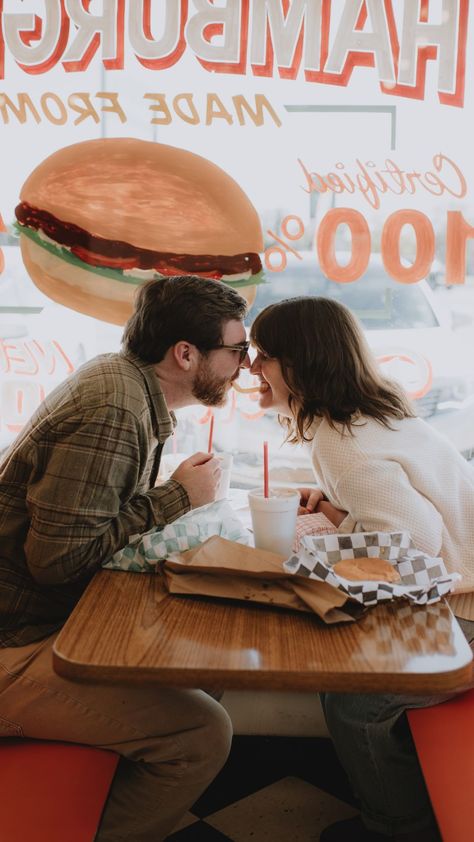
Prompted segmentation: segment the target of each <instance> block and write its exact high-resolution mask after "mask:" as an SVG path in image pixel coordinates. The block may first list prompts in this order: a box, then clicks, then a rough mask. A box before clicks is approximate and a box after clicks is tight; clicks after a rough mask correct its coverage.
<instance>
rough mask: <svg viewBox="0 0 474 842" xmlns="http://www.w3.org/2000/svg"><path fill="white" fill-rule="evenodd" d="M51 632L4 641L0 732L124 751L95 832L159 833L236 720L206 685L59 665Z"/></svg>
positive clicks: (108, 841)
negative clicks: (97, 675) (163, 683)
mask: <svg viewBox="0 0 474 842" xmlns="http://www.w3.org/2000/svg"><path fill="white" fill-rule="evenodd" d="M53 641H54V636H53V637H48V638H46V639H45V640H42V641H39V642H36V643H32V644H29V645H28V646H22V647H18V648H4V649H1V648H0V737H2V736H3V737H11V736H25V737H33V738H37V739H45V740H65V741H69V742H74V743H82V744H84V745H91V746H97V747H99V748H104V749H110V750H111V751H115V752H117V753H118V754H120V755H121V760H120V763H119V766H118V769H117V773H116V775H115V778H114V782H113V785H112V789H111V791H110V795H109V798H108V801H107V804H106V806H105V810H104V814H103V817H102V822H101V825H100V828H99V831H98V834H97V842H120V840H124V842H125V840H126V842H159V840H162V839H164V838H165V837H166V836H167V835H168V834H169V833H171V831H172V830H173V828H174V826H175V825H176V823H177V822H178V821H179V819H180V817H181V816H182V815H183V814H184V813H185V812H186V810H187V809H189V807H190V806H191V805H192V804H193V803H194V801H196V799H197V798H198V797H199V796H200V794H201V793H202V792H203V791H204V790H205V789H206V787H207V786H208V784H209V783H210V782H211V781H212V780H213V778H214V777H215V776H216V774H217V773H218V772H219V770H220V769H221V768H222V766H223V764H224V763H225V761H226V758H227V755H228V753H229V749H230V743H231V738H232V726H231V722H230V719H229V717H228V715H227V713H226V711H225V710H224V708H223V707H222V706H221V705H220V704H219V703H218V702H217V701H215V699H213V698H212V697H211V696H209V695H208V694H207V693H204V692H203V691H201V690H173V689H168V688H161V687H155V686H153V685H150V684H148V685H144V686H142V687H140V686H127V685H125V684H124V685H110V686H107V685H101V684H98V683H94V684H92V683H87V684H80V683H76V682H72V681H68V680H66V679H63V678H61V677H60V676H58V675H56V674H55V673H54V672H53V668H52V652H51V650H52V644H53Z"/></svg>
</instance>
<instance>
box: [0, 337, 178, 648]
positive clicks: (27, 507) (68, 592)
mask: <svg viewBox="0 0 474 842" xmlns="http://www.w3.org/2000/svg"><path fill="white" fill-rule="evenodd" d="M175 424H176V420H175V418H174V416H173V414H172V413H170V412H169V411H168V408H167V406H166V403H165V399H164V396H163V394H162V391H161V389H160V384H159V381H158V378H157V376H156V374H155V372H154V367H153V365H149V364H145V363H143V362H142V361H141V360H139V359H138V358H137V357H135V356H133V355H126V354H124V353H119V354H105V355H103V356H100V357H96V358H95V359H93V360H91V361H90V362H88V363H86V364H85V365H84V366H82V367H81V368H80V369H79V370H78V371H77V372H76V373H75V374H73V375H72V376H71V377H69V378H68V379H67V380H65V381H64V382H63V383H62V384H61V385H60V386H58V387H57V388H56V389H55V390H54V391H53V392H52V393H51V394H50V395H49V396H48V397H47V398H46V400H45V401H44V402H43V403H42V404H41V406H40V407H39V408H38V410H37V411H36V412H35V414H34V415H33V416H32V418H31V419H30V421H29V422H28V424H27V425H26V427H25V428H24V429H23V430H22V432H21V433H20V435H19V436H18V438H17V439H16V441H15V442H14V443H13V444H12V445H11V447H10V448H9V449H8V451H6V453H5V454H4V455H3V458H2V460H1V462H0V646H19V645H22V644H25V643H29V642H31V641H33V640H38V639H40V638H42V637H45V636H46V635H48V634H50V633H51V632H53V631H54V630H55V629H58V628H60V627H61V625H63V623H64V622H65V620H66V619H67V617H68V615H69V614H70V612H71V611H72V609H73V607H74V605H75V604H76V602H77V601H78V599H79V597H80V596H81V594H82V593H83V591H84V589H85V587H86V585H87V584H88V582H89V581H90V579H91V578H92V577H93V575H94V573H95V572H96V571H97V570H98V569H99V567H100V565H101V564H102V562H104V561H106V560H107V559H108V558H109V557H110V556H111V555H112V554H113V553H114V552H116V551H117V550H119V549H120V548H121V547H123V546H124V545H125V544H127V543H128V542H129V539H130V538H131V537H132V536H133V535H136V534H138V533H142V532H146V531H148V530H149V529H151V528H152V527H154V526H158V527H160V526H164V525H165V524H166V523H170V522H171V521H173V520H175V519H176V518H177V517H179V516H180V515H182V514H184V513H185V512H187V511H189V509H190V503H189V498H188V495H187V493H186V491H185V489H184V488H183V486H182V485H180V483H178V482H176V481H174V480H169V481H168V482H165V483H163V484H162V485H159V486H156V487H155V480H156V476H157V473H158V467H159V462H160V457H161V451H162V448H163V444H164V442H165V441H166V439H167V438H168V437H169V436H170V435H171V434H172V433H173V429H174V426H175Z"/></svg>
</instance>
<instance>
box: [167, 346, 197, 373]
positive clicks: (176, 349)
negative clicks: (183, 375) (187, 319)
mask: <svg viewBox="0 0 474 842" xmlns="http://www.w3.org/2000/svg"><path fill="white" fill-rule="evenodd" d="M171 350H172V353H173V359H174V361H175V362H176V364H177V365H178V366H179V368H181V369H182V370H183V371H189V370H190V369H191V368H192V367H193V365H195V364H196V361H197V355H198V353H199V351H198V350H197V348H196V346H195V345H192V344H191V343H190V342H184V341H181V342H177V343H176V345H173V347H172V349H171Z"/></svg>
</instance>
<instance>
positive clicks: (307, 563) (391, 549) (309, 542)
mask: <svg viewBox="0 0 474 842" xmlns="http://www.w3.org/2000/svg"><path fill="white" fill-rule="evenodd" d="M364 557H369V558H370V557H372V558H383V559H386V560H387V561H390V562H392V563H393V566H394V567H395V568H396V570H397V572H398V573H399V575H400V580H401V581H400V582H397V583H393V582H370V581H360V582H349V581H348V580H347V579H344V578H342V577H341V576H338V575H337V573H334V572H333V566H334V565H335V564H336V562H338V561H342V560H343V559H351V558H364ZM283 566H284V568H285V570H286V571H287V572H288V573H291V574H293V575H297V576H306V577H308V578H310V579H318V580H319V581H321V582H327V583H328V584H329V585H332V586H333V587H335V588H337V589H338V590H340V591H343V593H346V594H347V595H348V596H349V597H350V598H351V599H354V600H356V602H360V603H362V605H366V606H370V605H376V604H377V603H378V602H387V601H389V600H392V599H399V598H401V597H403V598H406V599H409V600H410V601H411V602H413V603H414V604H416V605H427V604H429V603H432V602H437V601H438V600H439V599H441V597H442V596H444V595H445V594H447V593H449V592H450V591H451V590H452V589H453V585H454V583H455V582H456V581H458V580H459V579H460V578H461V577H460V575H459V574H458V573H452V574H448V573H447V571H446V568H445V566H444V562H443V560H442V559H441V558H431V557H430V556H428V555H426V554H425V553H423V552H421V550H417V549H416V548H415V546H414V544H413V542H412V540H411V538H410V535H409V534H408V532H354V533H352V534H349V535H340V534H335V535H321V536H319V537H318V536H314V535H306V536H304V537H303V538H302V540H301V545H300V550H299V552H298V553H295V554H294V555H292V556H290V558H289V559H288V560H287V561H285V563H284V565H283Z"/></svg>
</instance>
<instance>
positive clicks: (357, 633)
mask: <svg viewBox="0 0 474 842" xmlns="http://www.w3.org/2000/svg"><path fill="white" fill-rule="evenodd" d="M53 659H54V668H55V670H56V672H58V673H59V674H60V675H62V676H65V677H67V678H70V679H75V680H83V681H84V680H85V681H87V680H91V681H97V680H100V681H101V682H103V681H110V682H122V681H125V682H127V683H129V682H140V683H143V682H153V683H155V684H164V685H168V686H175V687H201V688H202V687H204V688H206V687H219V688H221V689H237V688H239V689H266V690H305V691H317V690H336V691H352V692H358V691H369V692H380V691H392V692H400V693H404V692H410V693H446V692H450V691H452V690H454V689H460V688H461V687H465V686H467V684H468V683H469V681H470V679H471V674H472V665H471V662H472V653H471V650H470V648H469V646H468V644H467V642H466V640H465V638H464V637H463V634H462V632H461V629H460V628H459V626H458V624H457V622H456V620H455V619H454V617H453V615H452V613H451V611H450V609H449V607H448V605H447V604H446V603H445V602H438V603H436V604H434V605H430V606H427V607H411V606H410V605H409V604H408V603H407V602H406V601H398V602H397V603H394V604H391V605H385V606H378V607H377V608H372V609H370V611H369V612H368V613H367V614H366V615H365V616H364V617H363V618H362V619H360V620H358V621H357V622H356V623H344V624H337V625H335V626H325V625H324V624H323V623H321V622H320V621H319V620H318V619H317V618H316V616H315V615H313V614H303V613H299V612H296V611H294V612H292V611H284V610H281V609H277V608H267V607H266V606H265V607H264V606H260V605H257V604H255V603H252V604H239V603H235V602H232V601H224V600H211V599H203V598H197V597H194V598H190V597H177V596H168V595H166V594H165V592H164V590H163V586H162V583H161V579H160V577H159V576H158V575H149V574H137V573H123V572H118V571H110V570H102V571H100V572H99V573H97V574H96V576H95V578H94V579H93V580H92V582H91V583H90V585H89V587H88V589H87V590H86V592H85V593H84V595H83V597H82V599H81V600H80V602H79V603H78V605H77V606H76V608H75V610H74V611H73V613H72V614H71V616H70V617H69V619H68V621H67V623H66V625H65V626H64V627H63V629H62V630H61V632H60V634H59V636H58V638H57V640H56V643H55V646H54V653H53Z"/></svg>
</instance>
